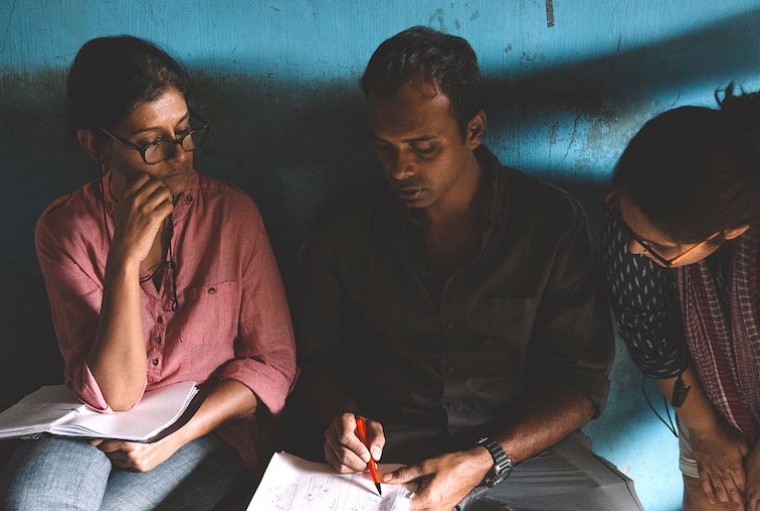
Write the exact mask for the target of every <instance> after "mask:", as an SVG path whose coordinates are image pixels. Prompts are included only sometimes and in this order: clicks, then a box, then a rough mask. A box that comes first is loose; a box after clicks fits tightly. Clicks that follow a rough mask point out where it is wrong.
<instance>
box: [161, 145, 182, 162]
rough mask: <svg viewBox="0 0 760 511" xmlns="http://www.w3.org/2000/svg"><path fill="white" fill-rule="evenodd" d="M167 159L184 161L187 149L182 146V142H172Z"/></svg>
mask: <svg viewBox="0 0 760 511" xmlns="http://www.w3.org/2000/svg"><path fill="white" fill-rule="evenodd" d="M166 159H167V160H177V161H185V160H186V159H187V151H185V150H184V149H183V148H182V144H177V143H175V144H174V147H172V150H171V152H170V153H169V156H168V157H167V158H166Z"/></svg>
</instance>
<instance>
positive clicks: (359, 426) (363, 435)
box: [356, 417, 383, 495]
mask: <svg viewBox="0 0 760 511" xmlns="http://www.w3.org/2000/svg"><path fill="white" fill-rule="evenodd" d="M356 433H357V434H358V435H359V440H361V441H362V443H363V444H364V445H366V446H367V448H368V449H369V444H368V443H367V425H366V424H365V423H364V417H357V418H356ZM367 467H368V468H369V473H370V474H371V475H372V481H373V482H374V483H375V488H377V493H379V494H380V495H382V494H383V491H382V490H381V489H380V475H378V473H377V463H375V460H374V459H373V458H372V453H370V455H369V463H367Z"/></svg>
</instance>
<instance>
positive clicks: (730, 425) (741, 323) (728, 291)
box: [601, 86, 760, 511]
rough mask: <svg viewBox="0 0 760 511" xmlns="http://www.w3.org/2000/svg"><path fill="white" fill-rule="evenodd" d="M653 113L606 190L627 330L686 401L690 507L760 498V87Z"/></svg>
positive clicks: (733, 505)
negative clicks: (715, 103)
mask: <svg viewBox="0 0 760 511" xmlns="http://www.w3.org/2000/svg"><path fill="white" fill-rule="evenodd" d="M719 106H720V108H719V109H709V108H702V107H681V108H676V109H673V110H670V111H667V112H665V113H663V114H661V115H659V116H657V117H655V118H654V119H652V120H650V121H649V122H647V123H646V124H645V125H644V127H643V128H642V129H641V130H640V131H639V132H638V133H637V134H636V136H635V137H634V138H633V140H631V142H630V143H629V145H628V147H627V148H626V149H625V151H624V152H623V155H622V156H621V158H620V160H619V162H618V164H617V166H616V168H615V171H614V174H613V178H612V192H611V193H610V194H609V195H608V197H607V198H606V200H605V203H606V208H605V215H604V220H603V224H604V225H603V229H602V231H603V232H602V243H601V244H602V262H603V264H604V268H605V271H606V274H607V285H608V292H609V298H610V303H611V306H612V309H613V313H614V315H615V317H616V320H617V322H618V326H619V331H620V335H621V337H622V338H623V340H624V341H625V342H626V344H627V346H628V350H629V352H630V354H631V357H632V358H633V360H634V362H635V363H636V364H637V366H638V367H639V368H640V369H641V370H642V372H643V373H644V374H645V375H646V376H648V377H651V378H654V379H656V381H657V384H658V386H659V388H660V390H661V391H662V392H663V394H664V395H665V396H666V398H667V399H668V400H669V401H670V403H671V404H672V406H673V407H674V409H675V411H676V417H677V421H678V429H679V431H680V435H679V447H680V460H679V467H680V469H681V472H682V473H683V478H684V509H685V510H687V511H694V510H701V509H748V510H758V509H760V445H758V433H759V431H760V430H759V427H758V425H759V424H760V330H759V329H758V326H759V325H760V321H759V320H758V315H759V312H758V264H760V261H759V259H758V245H759V244H760V232H758V231H760V221H759V219H760V96H758V94H757V93H755V94H741V95H734V92H733V87H732V86H729V87H728V88H727V89H726V91H725V95H724V97H723V100H722V101H721V100H719Z"/></svg>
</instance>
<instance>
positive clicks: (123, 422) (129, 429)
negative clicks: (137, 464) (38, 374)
mask: <svg viewBox="0 0 760 511" xmlns="http://www.w3.org/2000/svg"><path fill="white" fill-rule="evenodd" d="M197 392H198V389H197V388H196V387H195V382H180V383H174V384H171V385H167V386H166V387H162V388H160V389H156V390H152V391H148V392H145V394H143V397H142V399H141V400H140V402H139V403H137V404H136V405H135V406H134V407H133V408H132V409H131V410H129V411H126V412H114V413H99V412H96V411H93V410H90V409H89V408H87V407H86V406H85V405H83V404H82V403H81V402H80V401H79V400H78V399H77V398H76V397H75V396H74V395H73V394H72V393H71V391H70V390H69V389H68V388H66V386H65V385H54V386H47V387H42V388H41V389H39V390H37V391H36V392H33V393H32V394H29V395H28V396H26V397H24V398H23V399H22V400H21V401H19V402H18V403H16V404H15V405H13V406H12V407H10V408H9V409H7V410H5V411H4V412H3V413H2V414H0V438H14V437H24V436H33V435H38V434H40V433H52V434H54V435H62V436H76V437H90V438H112V439H121V440H134V441H144V440H147V439H150V438H151V437H153V436H155V435H156V434H158V433H159V432H161V431H162V430H163V429H165V428H167V427H168V426H170V425H171V424H173V423H174V422H175V421H176V420H177V419H178V418H179V417H180V415H182V412H184V411H185V409H186V408H187V406H188V405H189V404H190V401H192V398H193V396H195V394H196V393H197Z"/></svg>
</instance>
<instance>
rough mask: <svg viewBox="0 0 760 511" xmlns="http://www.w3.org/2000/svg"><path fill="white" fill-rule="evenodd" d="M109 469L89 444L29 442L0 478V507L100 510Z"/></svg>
mask: <svg viewBox="0 0 760 511" xmlns="http://www.w3.org/2000/svg"><path fill="white" fill-rule="evenodd" d="M110 470H111V464H110V461H109V460H108V458H107V457H105V456H104V455H103V453H101V452H100V451H98V450H97V449H95V448H93V447H91V446H90V445H89V444H87V443H86V442H81V441H70V440H61V439H44V440H40V441H37V442H30V443H28V444H25V445H23V446H22V447H21V448H20V449H18V450H17V451H16V452H15V453H14V455H13V457H12V458H11V460H10V461H9V463H8V465H7V466H6V468H5V470H4V471H3V473H2V475H0V508H1V509H7V510H15V509H19V510H22V509H60V508H66V509H98V507H99V505H100V501H101V500H102V496H103V492H104V491H105V485H106V483H107V482H108V475H109V473H110Z"/></svg>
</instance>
